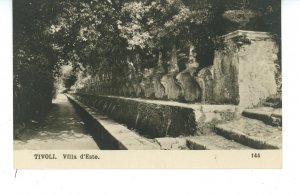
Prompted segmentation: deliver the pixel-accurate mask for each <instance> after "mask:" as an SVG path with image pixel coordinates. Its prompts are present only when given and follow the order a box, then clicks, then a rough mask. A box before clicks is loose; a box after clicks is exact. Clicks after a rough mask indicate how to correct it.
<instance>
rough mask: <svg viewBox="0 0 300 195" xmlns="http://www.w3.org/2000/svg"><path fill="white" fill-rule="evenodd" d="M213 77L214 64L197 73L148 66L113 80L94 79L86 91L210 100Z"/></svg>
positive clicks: (191, 70) (158, 97)
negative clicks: (168, 70)
mask: <svg viewBox="0 0 300 195" xmlns="http://www.w3.org/2000/svg"><path fill="white" fill-rule="evenodd" d="M212 79H213V76H212V72H211V67H206V68H203V69H201V70H200V71H199V72H198V73H197V74H196V73H195V70H193V69H186V70H184V71H182V72H177V71H174V72H168V73H164V72H163V70H162V67H159V66H158V67H156V68H149V69H144V71H143V73H141V72H138V73H132V72H130V71H129V73H128V75H127V77H125V78H117V79H115V80H114V81H111V82H103V81H101V80H100V79H99V78H94V79H91V80H90V82H89V84H88V85H87V86H88V87H87V86H86V87H85V88H84V89H83V91H85V92H87V93H95V94H104V95H119V96H126V97H142V98H149V99H168V100H177V101H185V102H195V101H198V102H203V103H205V102H206V103H208V102H211V101H212V99H213V98H212V96H213V86H212V85H213V80H212Z"/></svg>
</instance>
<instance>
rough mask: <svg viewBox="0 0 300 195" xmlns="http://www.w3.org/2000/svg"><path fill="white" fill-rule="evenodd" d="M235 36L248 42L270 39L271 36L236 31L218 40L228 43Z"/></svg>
mask: <svg viewBox="0 0 300 195" xmlns="http://www.w3.org/2000/svg"><path fill="white" fill-rule="evenodd" d="M237 36H246V37H247V38H248V39H250V40H260V39H271V37H272V34H271V33H270V32H261V31H247V30H236V31H233V32H231V33H228V34H226V35H223V36H220V38H223V39H224V41H230V40H231V39H232V38H234V37H237Z"/></svg>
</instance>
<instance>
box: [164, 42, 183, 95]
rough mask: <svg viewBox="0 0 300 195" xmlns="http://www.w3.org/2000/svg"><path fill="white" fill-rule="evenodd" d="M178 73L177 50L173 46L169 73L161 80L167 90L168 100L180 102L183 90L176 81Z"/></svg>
mask: <svg viewBox="0 0 300 195" xmlns="http://www.w3.org/2000/svg"><path fill="white" fill-rule="evenodd" d="M178 72H179V67H178V64H177V48H176V45H173V48H172V51H171V60H170V64H169V67H168V73H167V74H166V75H164V76H163V77H162V78H161V84H162V85H163V87H164V88H165V94H166V96H167V98H168V99H171V100H178V99H180V98H181V97H182V89H181V87H180V86H179V85H178V83H177V80H176V75H177V74H178Z"/></svg>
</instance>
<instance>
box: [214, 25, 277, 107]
mask: <svg viewBox="0 0 300 195" xmlns="http://www.w3.org/2000/svg"><path fill="white" fill-rule="evenodd" d="M277 53H278V46H277V44H276V43H275V41H274V40H273V39H272V36H271V35H270V34H269V33H266V32H254V31H241V30H238V31H234V32H232V33H229V34H227V35H224V36H223V37H221V39H220V41H219V42H218V44H217V49H216V51H215V59H214V65H213V67H212V73H213V100H214V101H215V102H216V103H234V104H238V105H240V106H244V107H253V106H255V105H257V104H258V103H259V102H260V101H261V100H263V99H265V98H267V97H268V96H270V95H274V94H276V88H277V86H276V78H275V74H276V71H277V70H276V63H277Z"/></svg>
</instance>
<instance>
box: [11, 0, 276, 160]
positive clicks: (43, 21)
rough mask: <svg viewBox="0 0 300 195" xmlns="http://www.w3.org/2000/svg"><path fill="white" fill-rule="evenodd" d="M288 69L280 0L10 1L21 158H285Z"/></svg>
mask: <svg viewBox="0 0 300 195" xmlns="http://www.w3.org/2000/svg"><path fill="white" fill-rule="evenodd" d="M281 61H282V60H281V1H278V0H268V1H267V0H226V1H222V0H144V1H141V0H123V1H121V0H101V1H100V0H99V1H98V0H80V1H73V0H64V1H60V0H43V1H40V0H14V1H13V117H14V119H13V120H14V121H13V123H14V127H13V139H14V141H13V145H14V150H15V151H24V150H26V151H35V150H36V151H38V150H49V151H51V150H68V151H71V150H74V151H75V150H76V151H78V150H80V151H85V150H89V151H91V150H94V151H100V150H101V151H102V150H176V151H182V152H184V151H183V150H185V151H186V150H191V151H195V150H199V151H205V150H209V151H215V150H216V151H220V150H221V151H229V150H234V151H236V150H241V151H242V150H244V151H245V150H255V151H257V150H268V151H269V150H271V151H274V150H277V151H281V149H282V74H281V72H282V71H281V68H282V67H281ZM41 155H42V156H41ZM251 155H252V158H260V153H257V152H255V153H252V154H251ZM34 156H35V159H37V158H38V159H39V158H44V157H47V158H51V155H50V154H49V155H44V154H35V155H34ZM54 156H55V155H54ZM66 156H67V154H66ZM75 157H76V156H75ZM96 157H97V156H96ZM64 158H65V157H64ZM68 158H73V157H72V154H70V155H69V156H68Z"/></svg>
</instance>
